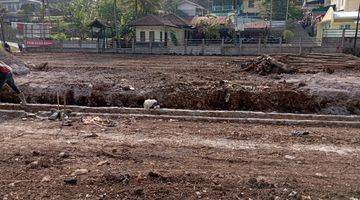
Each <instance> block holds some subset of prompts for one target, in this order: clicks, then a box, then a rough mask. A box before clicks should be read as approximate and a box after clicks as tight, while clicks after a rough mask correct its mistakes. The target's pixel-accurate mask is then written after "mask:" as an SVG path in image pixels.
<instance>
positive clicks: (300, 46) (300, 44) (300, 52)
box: [299, 37, 302, 55]
mask: <svg viewBox="0 0 360 200" xmlns="http://www.w3.org/2000/svg"><path fill="white" fill-rule="evenodd" d="M299 54H300V55H301V54H302V38H301V37H300V41H299Z"/></svg>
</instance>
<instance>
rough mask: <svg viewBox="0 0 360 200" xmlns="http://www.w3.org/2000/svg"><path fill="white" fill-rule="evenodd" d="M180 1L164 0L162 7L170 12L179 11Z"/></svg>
mask: <svg viewBox="0 0 360 200" xmlns="http://www.w3.org/2000/svg"><path fill="white" fill-rule="evenodd" d="M179 3H180V0H164V2H163V3H162V9H163V10H164V11H166V12H169V13H177V12H178V9H177V8H178V5H179Z"/></svg>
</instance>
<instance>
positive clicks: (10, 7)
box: [0, 0, 41, 13]
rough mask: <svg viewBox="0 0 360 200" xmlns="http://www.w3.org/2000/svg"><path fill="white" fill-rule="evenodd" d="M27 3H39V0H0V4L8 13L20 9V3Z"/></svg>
mask: <svg viewBox="0 0 360 200" xmlns="http://www.w3.org/2000/svg"><path fill="white" fill-rule="evenodd" d="M28 3H34V4H38V5H41V1H39V0H0V4H1V5H2V6H4V7H5V8H6V10H7V11H8V12H10V13H16V12H17V11H19V10H20V9H21V6H22V5H24V4H28Z"/></svg>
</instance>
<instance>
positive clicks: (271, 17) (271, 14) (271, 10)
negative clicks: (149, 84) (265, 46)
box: [269, 0, 273, 32]
mask: <svg viewBox="0 0 360 200" xmlns="http://www.w3.org/2000/svg"><path fill="white" fill-rule="evenodd" d="M272 20H273V0H271V1H270V29H269V32H270V31H271V29H272Z"/></svg>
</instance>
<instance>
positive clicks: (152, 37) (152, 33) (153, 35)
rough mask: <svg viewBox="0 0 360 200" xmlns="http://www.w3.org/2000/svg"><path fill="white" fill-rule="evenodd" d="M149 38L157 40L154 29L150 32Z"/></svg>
mask: <svg viewBox="0 0 360 200" xmlns="http://www.w3.org/2000/svg"><path fill="white" fill-rule="evenodd" d="M149 40H150V41H151V42H154V41H155V32H154V31H150V32H149Z"/></svg>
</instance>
